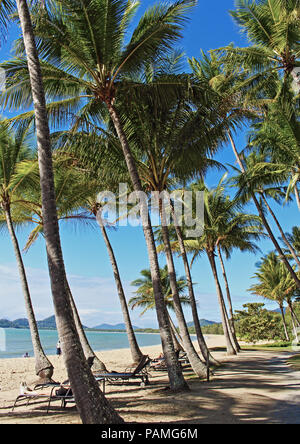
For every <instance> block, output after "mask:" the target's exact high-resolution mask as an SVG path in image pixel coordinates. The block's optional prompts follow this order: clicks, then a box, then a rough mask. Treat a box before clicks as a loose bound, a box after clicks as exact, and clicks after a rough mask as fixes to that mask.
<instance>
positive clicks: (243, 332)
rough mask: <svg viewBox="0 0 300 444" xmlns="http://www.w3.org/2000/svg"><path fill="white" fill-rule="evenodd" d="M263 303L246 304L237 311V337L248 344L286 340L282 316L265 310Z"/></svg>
mask: <svg viewBox="0 0 300 444" xmlns="http://www.w3.org/2000/svg"><path fill="white" fill-rule="evenodd" d="M264 306H265V305H264V304H262V303H249V304H244V305H243V307H244V308H245V310H237V311H236V312H235V313H236V316H235V320H236V329H237V335H238V337H239V338H241V339H242V340H244V341H246V342H253V343H256V342H258V341H264V340H265V341H268V340H284V334H283V329H282V326H281V320H280V316H279V315H278V314H276V313H272V312H270V311H268V310H266V309H265V308H263V307H264Z"/></svg>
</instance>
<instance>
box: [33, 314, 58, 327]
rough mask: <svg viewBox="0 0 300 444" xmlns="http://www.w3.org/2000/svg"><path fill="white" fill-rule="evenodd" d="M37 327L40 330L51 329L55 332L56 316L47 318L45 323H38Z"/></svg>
mask: <svg viewBox="0 0 300 444" xmlns="http://www.w3.org/2000/svg"><path fill="white" fill-rule="evenodd" d="M37 325H38V327H39V328H51V329H54V330H55V329H56V321H55V316H50V317H49V318H46V319H44V320H43V321H38V322H37Z"/></svg>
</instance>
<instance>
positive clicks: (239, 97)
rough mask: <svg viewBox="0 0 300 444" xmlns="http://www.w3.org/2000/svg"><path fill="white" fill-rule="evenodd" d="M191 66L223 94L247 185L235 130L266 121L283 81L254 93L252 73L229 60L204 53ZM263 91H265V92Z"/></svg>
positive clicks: (272, 82)
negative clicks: (242, 124) (249, 77)
mask: <svg viewBox="0 0 300 444" xmlns="http://www.w3.org/2000/svg"><path fill="white" fill-rule="evenodd" d="M190 64H191V67H192V69H193V72H194V74H195V75H196V76H197V78H198V79H199V80H201V81H203V82H206V83H207V85H208V86H209V87H210V88H212V89H213V90H214V91H215V92H217V93H218V94H219V100H221V101H222V103H223V106H224V111H223V115H224V119H227V120H228V121H229V122H230V127H231V128H232V129H229V130H228V140H229V142H230V144H231V147H232V150H233V153H234V156H235V158H236V161H237V164H238V166H239V169H240V171H241V173H242V174H241V177H244V179H245V182H247V180H246V179H247V166H246V164H245V162H244V156H243V154H241V153H240V152H239V151H238V148H237V144H236V142H235V140H234V136H233V128H235V127H236V120H237V119H239V121H240V120H241V119H242V118H244V119H250V121H252V120H253V119H254V118H256V119H257V118H260V119H262V118H263V119H264V118H265V107H266V104H267V105H268V104H269V102H270V100H269V99H270V97H271V98H272V100H273V99H274V97H276V94H277V93H278V90H280V88H281V87H282V82H281V81H280V80H279V77H278V74H277V73H276V74H273V77H272V79H268V82H266V83H263V85H262V87H261V88H260V90H259V92H257V90H256V88H252V89H251V88H250V90H249V88H248V89H247V88H246V91H245V82H246V80H247V75H248V71H247V70H246V69H245V70H244V71H243V72H242V74H240V73H239V72H238V73H237V72H236V66H235V64H234V63H232V62H230V61H228V60H227V61H226V60H225V63H224V60H223V59H222V58H220V59H219V58H218V57H217V56H216V55H215V54H212V55H211V56H210V57H208V56H205V55H204V54H202V59H200V60H196V59H191V60H190ZM280 85H281V86H280ZM263 88H264V90H263V91H261V89H263ZM266 93H267V94H266ZM250 197H251V199H252V200H253V202H254V204H255V206H256V208H257V211H258V214H259V216H260V218H261V220H262V222H263V225H264V227H265V229H266V231H267V233H268V235H269V237H270V239H271V241H272V243H273V245H274V247H275V248H276V250H277V252H278V254H279V256H280V257H281V259H282V261H283V262H284V264H285V266H286V267H287V269H288V270H289V272H290V274H291V275H292V276H293V279H294V280H295V282H296V284H297V286H298V288H300V281H299V279H298V277H297V275H296V274H295V272H294V270H293V267H292V266H291V264H290V263H289V261H288V259H287V257H286V255H285V254H284V251H283V249H282V248H281V246H280V244H279V242H278V241H277V239H276V236H275V234H274V233H273V230H272V228H271V226H270V224H269V222H268V220H267V217H266V215H265V212H264V209H263V207H262V205H261V202H260V200H259V198H258V197H257V195H256V194H255V192H253V190H252V191H251V193H250Z"/></svg>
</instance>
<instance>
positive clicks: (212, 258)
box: [206, 250, 236, 355]
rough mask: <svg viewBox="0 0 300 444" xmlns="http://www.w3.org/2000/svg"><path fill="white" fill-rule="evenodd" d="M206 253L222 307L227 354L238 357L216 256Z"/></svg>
mask: <svg viewBox="0 0 300 444" xmlns="http://www.w3.org/2000/svg"><path fill="white" fill-rule="evenodd" d="M206 253H207V256H208V260H209V263H210V266H211V269H212V272H213V276H214V280H215V284H216V289H217V296H218V301H219V306H220V310H221V317H222V325H223V331H224V336H225V340H226V346H227V354H228V355H236V351H235V349H234V346H233V344H232V342H231V339H230V332H229V326H228V324H227V319H226V314H225V310H224V308H225V307H224V305H225V304H224V299H223V294H222V289H221V285H220V281H219V277H218V271H217V267H216V261H215V256H214V253H213V252H210V251H208V250H206Z"/></svg>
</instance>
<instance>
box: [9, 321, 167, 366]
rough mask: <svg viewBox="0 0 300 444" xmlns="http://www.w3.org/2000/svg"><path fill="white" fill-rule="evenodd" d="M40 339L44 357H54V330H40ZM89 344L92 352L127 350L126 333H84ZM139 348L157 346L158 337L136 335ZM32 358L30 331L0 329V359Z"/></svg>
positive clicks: (55, 338)
mask: <svg viewBox="0 0 300 444" xmlns="http://www.w3.org/2000/svg"><path fill="white" fill-rule="evenodd" d="M39 333H40V338H41V342H42V346H43V348H44V351H45V353H46V355H55V353H56V344H57V341H58V335H57V331H56V330H40V332H39ZM86 335H87V338H88V340H89V343H90V345H91V347H92V349H93V350H94V351H101V350H114V349H119V348H129V343H128V339H127V335H126V333H123V332H122V333H119V332H102V331H101V332H100V331H87V332H86ZM136 338H137V341H138V343H139V345H140V346H141V347H145V346H147V345H159V344H160V343H161V340H160V335H159V334H154V333H136ZM26 352H27V353H28V354H29V356H30V357H33V348H32V342H31V337H30V331H29V330H27V329H14V328H1V329H0V359H8V358H22V357H23V355H24V354H25V353H26Z"/></svg>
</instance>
